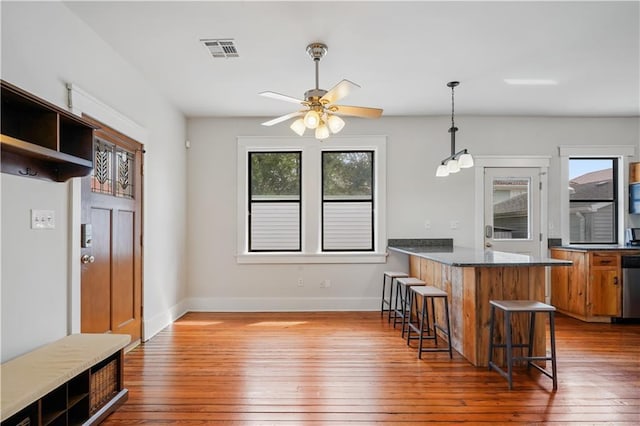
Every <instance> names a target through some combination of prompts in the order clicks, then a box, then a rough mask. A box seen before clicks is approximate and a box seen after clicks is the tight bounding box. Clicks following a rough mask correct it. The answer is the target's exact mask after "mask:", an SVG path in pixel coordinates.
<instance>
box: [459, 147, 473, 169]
mask: <svg viewBox="0 0 640 426" xmlns="http://www.w3.org/2000/svg"><path fill="white" fill-rule="evenodd" d="M464 151H465V152H464V154H462V155H461V156H460V158H458V166H459V167H460V168H461V169H468V168H470V167H473V157H472V156H471V154H469V153H468V152H467V150H466V149H465V150H464Z"/></svg>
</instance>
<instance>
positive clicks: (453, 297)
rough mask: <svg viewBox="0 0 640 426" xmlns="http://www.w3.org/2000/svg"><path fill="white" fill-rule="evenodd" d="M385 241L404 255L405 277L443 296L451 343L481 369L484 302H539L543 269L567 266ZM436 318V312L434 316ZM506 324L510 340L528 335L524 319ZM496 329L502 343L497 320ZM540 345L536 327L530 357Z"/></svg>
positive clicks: (485, 351)
mask: <svg viewBox="0 0 640 426" xmlns="http://www.w3.org/2000/svg"><path fill="white" fill-rule="evenodd" d="M389 243H390V244H389V247H388V249H389V251H391V252H395V253H401V254H405V255H408V256H409V265H408V266H409V275H410V276H412V277H416V278H420V279H421V280H423V281H425V282H426V283H427V285H432V286H435V287H438V288H440V289H442V290H444V291H446V292H447V293H448V296H449V297H448V299H449V312H450V316H451V318H450V320H451V343H452V345H453V348H454V349H455V350H456V351H458V352H459V353H460V354H461V355H462V356H464V357H465V358H466V359H467V360H469V362H471V363H472V364H473V365H475V366H487V363H488V355H489V320H490V305H489V301H490V300H497V299H499V300H538V301H540V302H544V301H545V279H546V268H547V267H551V266H553V267H556V266H558V267H564V266H570V265H571V262H570V261H567V260H559V259H550V258H545V257H534V256H528V255H522V254H516V253H507V252H500V251H493V250H477V249H471V248H465V247H454V246H452V245H441V246H434V245H426V246H425V245H403V244H401V243H400V244H398V243H395V244H393V243H392V242H391V241H390V242H389ZM437 315H438V316H440V315H442V313H441V312H437ZM498 319H499V318H498ZM540 319H541V320H542V317H541V318H540ZM440 320H441V318H439V321H440ZM512 323H513V336H514V339H516V340H519V341H524V340H525V338H526V336H527V333H528V329H527V324H526V323H525V321H524V318H523V319H522V320H521V319H520V318H518V319H516V320H514V321H512ZM497 325H498V327H497V330H496V339H502V337H503V327H502V321H498V324H497ZM545 341H546V340H545V328H544V327H536V336H535V343H534V347H535V349H534V353H535V354H536V355H544V353H545V350H546V349H545ZM502 352H503V351H502V350H499V351H496V352H495V353H494V359H497V360H500V359H502V357H503V353H502Z"/></svg>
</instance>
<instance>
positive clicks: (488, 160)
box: [473, 155, 551, 257]
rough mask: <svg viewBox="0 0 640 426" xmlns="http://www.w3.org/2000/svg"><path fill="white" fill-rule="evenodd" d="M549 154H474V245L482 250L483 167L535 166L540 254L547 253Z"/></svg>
mask: <svg viewBox="0 0 640 426" xmlns="http://www.w3.org/2000/svg"><path fill="white" fill-rule="evenodd" d="M550 159H551V157H550V156H542V155H528V156H508V155H487V156H474V158H473V160H474V163H475V166H474V169H475V182H474V184H475V188H474V189H475V194H476V199H475V206H474V213H475V219H474V228H473V229H474V240H475V247H476V248H477V249H480V250H484V201H485V200H484V169H485V168H493V167H506V168H518V167H527V168H537V169H538V170H539V173H540V184H541V186H542V187H541V191H540V212H539V213H540V233H541V234H542V239H541V240H542V241H540V254H541V256H543V257H545V254H546V253H547V249H548V247H547V222H548V218H547V202H548V200H547V197H548V193H549V191H548V186H549V162H550Z"/></svg>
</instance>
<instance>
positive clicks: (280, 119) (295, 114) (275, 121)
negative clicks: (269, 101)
mask: <svg viewBox="0 0 640 426" xmlns="http://www.w3.org/2000/svg"><path fill="white" fill-rule="evenodd" d="M303 114H304V111H296V112H292V113H289V114H286V115H281V116H280V117H276V118H274V119H273V120H269V121H265V122H264V123H262V125H263V126H273V125H274V124H278V123H282V122H283V121H287V120H288V119H290V118H293V117H300V116H301V115H303Z"/></svg>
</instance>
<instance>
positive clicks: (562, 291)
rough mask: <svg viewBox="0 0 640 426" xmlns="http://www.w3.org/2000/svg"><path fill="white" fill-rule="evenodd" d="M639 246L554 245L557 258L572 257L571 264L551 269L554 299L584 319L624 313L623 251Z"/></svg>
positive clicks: (603, 319) (562, 309)
mask: <svg viewBox="0 0 640 426" xmlns="http://www.w3.org/2000/svg"><path fill="white" fill-rule="evenodd" d="M638 253H640V251H637V250H635V251H634V250H624V251H622V250H602V251H597V250H574V249H564V248H553V249H551V257H552V258H554V259H564V260H571V261H572V262H573V265H572V266H571V267H569V268H553V269H552V270H551V303H552V304H553V305H554V306H555V307H556V308H557V309H558V310H559V311H560V312H562V313H565V314H567V315H570V316H572V317H574V318H578V319H581V320H584V321H592V322H608V321H610V320H611V318H613V317H620V316H621V314H622V285H623V283H622V270H621V264H620V258H621V256H622V254H638Z"/></svg>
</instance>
